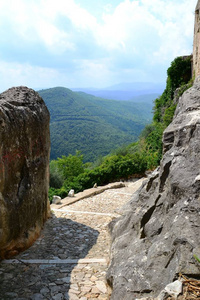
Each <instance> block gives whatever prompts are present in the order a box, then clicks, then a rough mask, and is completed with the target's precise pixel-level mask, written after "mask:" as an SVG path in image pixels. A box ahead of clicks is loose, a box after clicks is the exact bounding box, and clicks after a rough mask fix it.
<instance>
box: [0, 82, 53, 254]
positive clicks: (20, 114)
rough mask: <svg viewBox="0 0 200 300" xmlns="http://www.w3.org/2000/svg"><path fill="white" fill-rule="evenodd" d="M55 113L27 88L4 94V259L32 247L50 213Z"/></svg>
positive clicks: (0, 144)
mask: <svg viewBox="0 0 200 300" xmlns="http://www.w3.org/2000/svg"><path fill="white" fill-rule="evenodd" d="M49 150H50V137H49V112H48V110H47V107H46V105H45V103H44V101H43V100H42V98H41V97H40V96H39V95H38V93H36V92H35V91H33V90H31V89H28V88H26V87H16V88H11V89H9V90H7V91H5V92H4V93H2V94H0V258H5V257H10V256H12V255H15V254H17V253H18V252H19V251H21V250H23V249H25V248H27V247H29V246H30V245H31V244H32V243H33V242H34V240H35V239H36V238H37V237H38V235H39V233H40V230H41V228H42V226H43V224H44V222H45V220H46V219H47V217H48V181H49V179H48V178H49Z"/></svg>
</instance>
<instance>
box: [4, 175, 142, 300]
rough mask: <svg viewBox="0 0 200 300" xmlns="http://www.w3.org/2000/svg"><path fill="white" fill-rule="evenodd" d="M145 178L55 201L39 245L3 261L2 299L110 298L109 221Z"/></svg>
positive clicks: (36, 244) (92, 299) (116, 214)
mask: <svg viewBox="0 0 200 300" xmlns="http://www.w3.org/2000/svg"><path fill="white" fill-rule="evenodd" d="M143 180H144V179H140V180H137V181H135V182H125V186H124V187H121V188H119V187H116V186H113V187H111V185H109V186H108V189H105V187H104V188H103V190H102V192H101V193H97V194H96V195H94V194H90V192H92V191H93V190H94V189H91V191H90V190H87V191H86V192H85V194H86V193H87V198H85V197H83V198H84V199H82V200H80V199H78V201H76V202H74V201H72V202H74V203H72V202H71V200H72V199H65V200H64V201H63V202H64V203H62V205H52V206H51V209H52V218H50V219H49V220H48V221H47V223H46V225H45V227H44V230H43V232H42V234H41V236H40V238H39V239H38V240H37V241H36V242H35V244H34V245H33V246H32V247H31V248H29V249H28V250H26V251H25V252H23V253H21V254H20V255H18V256H17V257H15V258H14V259H9V260H4V261H2V262H1V263H0V283H1V284H0V295H1V300H4V299H17V300H25V299H31V300H40V299H55V300H62V299H66V300H68V299H69V300H77V299H80V300H87V299H90V300H94V299H100V300H108V299H109V294H110V291H109V287H108V286H107V284H106V281H105V274H106V270H107V266H108V263H109V250H110V242H111V241H110V236H109V233H108V228H107V225H108V223H110V221H111V220H112V219H113V218H116V217H118V216H119V214H118V209H119V208H121V207H122V206H123V205H124V204H125V203H127V202H128V201H129V200H130V198H131V196H132V194H133V193H134V192H135V191H136V190H137V189H138V188H139V187H140V185H141V184H142V182H143ZM98 189H99V190H100V189H101V188H97V189H96V191H97V190H98ZM76 197H77V195H76ZM76 197H75V198H76ZM73 200H74V199H73ZM76 200H77V198H76Z"/></svg>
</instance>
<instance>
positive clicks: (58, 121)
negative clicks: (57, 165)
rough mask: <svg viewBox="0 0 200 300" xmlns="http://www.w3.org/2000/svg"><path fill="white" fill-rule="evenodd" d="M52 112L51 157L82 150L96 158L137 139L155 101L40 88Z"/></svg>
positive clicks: (147, 121) (85, 157) (87, 155)
mask: <svg viewBox="0 0 200 300" xmlns="http://www.w3.org/2000/svg"><path fill="white" fill-rule="evenodd" d="M39 94H40V95H41V97H42V98H43V99H44V101H45V102H46V105H47V107H48V109H49V111H50V115H51V122H50V130H51V159H56V158H57V157H61V156H62V155H69V154H75V152H76V150H80V151H81V153H83V154H84V161H94V160H95V159H96V158H98V157H99V156H104V155H107V154H108V153H109V152H110V151H111V150H112V149H116V148H117V147H119V146H121V145H128V144H129V143H132V142H134V141H136V140H137V138H138V136H139V134H140V132H141V130H142V129H143V128H144V126H145V125H146V124H147V123H149V122H150V121H151V118H152V114H151V111H152V104H151V103H134V102H131V101H114V100H105V99H102V98H97V97H95V96H92V95H88V94H85V93H83V92H72V91H71V90H69V89H66V88H62V87H56V88H52V89H46V90H41V91H39Z"/></svg>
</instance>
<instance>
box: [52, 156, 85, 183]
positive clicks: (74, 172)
mask: <svg viewBox="0 0 200 300" xmlns="http://www.w3.org/2000/svg"><path fill="white" fill-rule="evenodd" d="M57 166H58V169H59V170H60V172H62V173H63V176H64V178H65V179H68V180H72V179H73V177H76V176H78V175H79V174H80V173H83V172H84V166H83V155H81V153H80V151H76V155H71V154H70V155H69V156H64V155H63V156H62V158H58V160H57Z"/></svg>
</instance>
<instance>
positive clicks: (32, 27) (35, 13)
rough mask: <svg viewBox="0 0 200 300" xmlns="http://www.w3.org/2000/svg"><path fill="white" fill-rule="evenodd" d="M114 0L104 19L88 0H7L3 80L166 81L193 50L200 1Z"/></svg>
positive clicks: (1, 44) (3, 4) (0, 41)
mask: <svg viewBox="0 0 200 300" xmlns="http://www.w3.org/2000/svg"><path fill="white" fill-rule="evenodd" d="M110 2H111V1H108V2H107V3H106V1H104V8H102V11H101V13H102V15H101V16H99V15H98V18H97V14H95V15H96V17H95V16H94V15H92V13H91V11H92V6H94V10H95V7H96V5H95V2H91V5H90V6H91V7H90V13H89V11H87V10H86V9H85V8H84V6H83V4H84V1H81V0H67V1H66V0H56V1H55V0H29V1H27V0H7V1H4V0H0V49H1V60H2V62H1V66H0V74H1V78H2V77H3V79H2V80H1V85H3V84H4V86H5V85H6V82H8V83H10V84H9V85H16V84H20V82H21V84H23V82H25V84H26V82H27V85H29V86H30V83H31V82H33V83H34V84H32V86H33V85H35V86H37V87H38V86H39V85H40V86H41V85H42V86H49V84H52V86H53V85H62V84H63V85H64V86H68V87H70V85H71V86H75V85H76V82H77V86H80V85H83V86H91V85H93V84H94V85H96V84H97V83H98V84H99V85H104V84H105V85H109V82H110V83H115V82H114V81H124V80H128V78H129V76H130V80H135V78H136V80H137V81H138V80H147V79H148V77H150V80H151V79H152V76H151V74H153V77H154V80H165V76H166V69H167V68H168V66H169V64H170V62H171V61H172V60H173V59H174V58H175V57H176V56H178V55H185V54H190V53H191V52H192V37H193V22H194V14H193V12H194V8H195V5H196V0H173V1H172V0H151V1H149V0H140V1H138V0H124V1H123V0H122V1H121V2H120V1H117V3H118V4H117V5H116V4H115V3H116V2H115V1H112V3H111V4H110ZM95 12H96V11H95ZM11 62H12V63H11ZM48 78H49V81H48ZM31 80H32V81H31ZM59 83H60V84H59ZM95 83H96V84H95ZM116 83H117V82H116Z"/></svg>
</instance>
